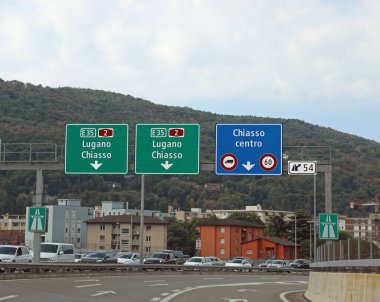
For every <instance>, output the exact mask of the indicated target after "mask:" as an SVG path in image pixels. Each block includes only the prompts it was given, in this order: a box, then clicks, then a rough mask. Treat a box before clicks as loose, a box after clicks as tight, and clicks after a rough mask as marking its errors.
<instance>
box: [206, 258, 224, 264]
mask: <svg viewBox="0 0 380 302" xmlns="http://www.w3.org/2000/svg"><path fill="white" fill-rule="evenodd" d="M208 258H209V259H210V260H211V262H212V265H214V266H221V265H224V261H223V260H222V259H220V258H218V257H215V256H209V257H208Z"/></svg>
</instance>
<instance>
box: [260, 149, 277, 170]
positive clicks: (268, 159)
mask: <svg viewBox="0 0 380 302" xmlns="http://www.w3.org/2000/svg"><path fill="white" fill-rule="evenodd" d="M276 166H277V158H276V157H275V156H274V155H273V154H270V153H266V154H264V155H263V156H261V157H260V167H261V169H263V170H265V171H272V170H273V169H274V168H276Z"/></svg>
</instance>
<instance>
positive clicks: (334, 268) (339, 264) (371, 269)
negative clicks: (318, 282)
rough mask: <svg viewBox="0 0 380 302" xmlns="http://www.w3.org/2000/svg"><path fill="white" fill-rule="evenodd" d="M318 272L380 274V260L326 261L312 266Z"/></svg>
mask: <svg viewBox="0 0 380 302" xmlns="http://www.w3.org/2000/svg"><path fill="white" fill-rule="evenodd" d="M311 268H312V270H313V271H316V272H346V273H376V274H380V259H366V260H339V261H324V262H315V263H312V264H311Z"/></svg>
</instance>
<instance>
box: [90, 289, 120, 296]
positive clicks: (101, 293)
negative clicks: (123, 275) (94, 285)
mask: <svg viewBox="0 0 380 302" xmlns="http://www.w3.org/2000/svg"><path fill="white" fill-rule="evenodd" d="M106 294H116V292H114V291H113V290H105V291H101V292H97V293H96V294H92V295H91V297H97V296H101V295H106Z"/></svg>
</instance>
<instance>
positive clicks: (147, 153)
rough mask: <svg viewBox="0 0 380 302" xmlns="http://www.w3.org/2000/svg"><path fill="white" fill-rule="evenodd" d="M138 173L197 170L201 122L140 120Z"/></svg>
mask: <svg viewBox="0 0 380 302" xmlns="http://www.w3.org/2000/svg"><path fill="white" fill-rule="evenodd" d="M135 145H136V148H135V173H136V174H198V173H199V125H198V124H137V125H136V144H135Z"/></svg>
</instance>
